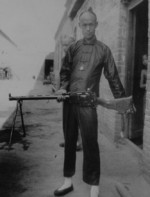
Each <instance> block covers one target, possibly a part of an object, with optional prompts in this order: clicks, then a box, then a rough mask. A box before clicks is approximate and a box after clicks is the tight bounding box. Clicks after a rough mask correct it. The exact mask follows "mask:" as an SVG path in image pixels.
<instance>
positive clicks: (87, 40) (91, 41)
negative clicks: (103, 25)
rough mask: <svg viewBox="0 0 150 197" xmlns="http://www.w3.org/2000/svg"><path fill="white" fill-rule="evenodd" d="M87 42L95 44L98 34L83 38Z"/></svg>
mask: <svg viewBox="0 0 150 197" xmlns="http://www.w3.org/2000/svg"><path fill="white" fill-rule="evenodd" d="M83 40H84V43H85V44H94V43H95V40H96V36H95V35H93V36H92V37H91V38H89V39H87V38H83Z"/></svg>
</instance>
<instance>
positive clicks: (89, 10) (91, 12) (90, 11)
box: [79, 7, 97, 22]
mask: <svg viewBox="0 0 150 197" xmlns="http://www.w3.org/2000/svg"><path fill="white" fill-rule="evenodd" d="M84 13H90V14H92V15H93V16H94V18H95V21H96V22H97V16H96V14H95V13H94V12H93V9H92V8H91V7H90V8H89V9H87V10H84V11H83V12H81V14H80V15H79V20H80V18H81V16H82V15H83V14H84Z"/></svg>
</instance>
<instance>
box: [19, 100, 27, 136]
mask: <svg viewBox="0 0 150 197" xmlns="http://www.w3.org/2000/svg"><path fill="white" fill-rule="evenodd" d="M22 104H23V101H22V100H19V108H20V115H21V123H22V130H23V137H25V136H26V131H25V126H24V120H23V113H22Z"/></svg>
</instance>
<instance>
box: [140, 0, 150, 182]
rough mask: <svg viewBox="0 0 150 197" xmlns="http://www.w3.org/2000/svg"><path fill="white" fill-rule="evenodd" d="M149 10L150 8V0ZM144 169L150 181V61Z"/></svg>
mask: <svg viewBox="0 0 150 197" xmlns="http://www.w3.org/2000/svg"><path fill="white" fill-rule="evenodd" d="M148 2H149V10H150V0H149V1H148ZM148 38H149V44H148V59H149V60H150V15H149V29H148ZM142 164H143V165H142V170H143V172H144V175H145V178H146V179H147V180H148V181H149V183H150V61H149V62H148V76H147V95H146V112H145V125H144V135H143V157H142Z"/></svg>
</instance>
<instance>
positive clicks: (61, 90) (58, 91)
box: [55, 89, 67, 95]
mask: <svg viewBox="0 0 150 197" xmlns="http://www.w3.org/2000/svg"><path fill="white" fill-rule="evenodd" d="M66 93H67V91H66V90H65V89H59V90H57V91H56V92H55V94H57V95H62V94H66Z"/></svg>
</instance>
